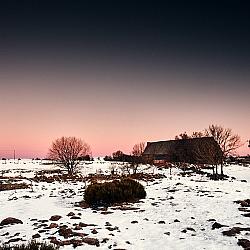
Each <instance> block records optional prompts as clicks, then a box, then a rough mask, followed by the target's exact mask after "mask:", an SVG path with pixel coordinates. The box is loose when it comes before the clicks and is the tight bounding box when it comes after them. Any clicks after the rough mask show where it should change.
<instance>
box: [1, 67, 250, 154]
mask: <svg viewBox="0 0 250 250" xmlns="http://www.w3.org/2000/svg"><path fill="white" fill-rule="evenodd" d="M73 73H74V74H73ZM73 73H72V72H71V74H66V73H65V75H64V73H60V72H59V73H57V74H58V75H57V74H54V75H53V74H52V73H50V74H49V73H48V74H47V75H46V74H44V75H43V74H39V73H34V72H33V74H27V75H25V74H22V73H20V72H19V73H16V74H12V73H11V72H9V74H7V73H6V75H4V74H3V75H1V77H2V79H0V80H1V82H3V83H4V84H5V85H4V86H3V87H2V86H1V92H0V106H1V107H2V113H1V125H0V157H6V154H7V155H9V151H7V150H10V151H11V150H13V149H15V150H16V152H17V157H20V158H24V157H29V158H33V157H46V155H47V151H48V148H49V147H50V145H51V142H52V141H53V140H54V139H56V138H59V137H61V136H76V137H79V138H82V139H84V140H85V141H86V142H87V143H89V144H90V146H91V148H92V152H93V156H104V155H110V154H112V152H114V151H116V150H122V151H124V152H125V153H128V154H129V153H130V152H131V150H132V147H133V145H134V144H135V143H138V142H141V141H144V142H147V141H157V140H169V139H174V137H175V135H178V134H180V133H182V132H185V131H186V132H187V133H188V134H190V133H192V132H193V131H202V130H203V129H204V128H206V127H208V125H210V124H219V125H223V126H225V127H229V128H232V129H233V131H234V132H235V133H238V134H239V135H240V136H241V138H242V141H243V142H246V141H247V140H248V139H250V138H249V124H250V116H249V113H250V112H249V94H250V93H249V88H248V87H247V86H248V85H246V87H245V89H241V91H236V90H235V89H221V88H219V87H217V85H216V84H215V85H212V86H210V85H209V79H206V80H204V85H202V86H200V85H198V83H197V84H196V85H193V82H195V81H197V82H199V81H200V80H201V79H200V78H199V79H196V78H194V79H192V78H190V79H188V78H184V77H174V76H172V75H170V76H169V75H164V74H163V75H153V74H147V73H145V72H143V74H141V75H140V74H139V75H138V74H135V73H133V72H130V73H127V74H124V75H122V74H121V73H119V74H118V73H116V74H115V73H112V72H111V73H112V74H111V73H110V76H109V75H108V74H104V73H100V72H99V74H98V73H96V74H93V72H90V73H89V74H88V72H84V73H81V74H76V73H75V72H73ZM107 75H108V76H107ZM202 80H203V79H202ZM213 80H214V79H210V81H211V82H213ZM224 81H229V80H228V79H224ZM232 81H235V79H233V80H232ZM34 82H35V83H36V85H34V84H33V83H34ZM165 83H171V84H168V85H166V84H165ZM232 86H233V85H232ZM244 86H245V85H244ZM4 150H6V152H4ZM249 151H250V150H249V148H248V147H247V145H246V144H245V145H244V147H242V148H241V149H239V154H249Z"/></svg>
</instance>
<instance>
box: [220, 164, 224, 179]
mask: <svg viewBox="0 0 250 250" xmlns="http://www.w3.org/2000/svg"><path fill="white" fill-rule="evenodd" d="M220 174H221V176H223V175H224V173H223V161H221V163H220Z"/></svg>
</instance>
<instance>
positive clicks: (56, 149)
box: [48, 136, 91, 174]
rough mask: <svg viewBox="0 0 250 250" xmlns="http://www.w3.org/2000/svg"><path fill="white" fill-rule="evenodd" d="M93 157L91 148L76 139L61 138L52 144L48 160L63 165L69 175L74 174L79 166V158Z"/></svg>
mask: <svg viewBox="0 0 250 250" xmlns="http://www.w3.org/2000/svg"><path fill="white" fill-rule="evenodd" d="M86 155H91V150H90V146H89V145H88V144H87V143H85V142H83V141H82V140H81V139H77V138H75V137H64V136H63V137H61V138H58V139H56V140H55V141H53V142H52V145H51V148H50V149H49V153H48V158H49V159H51V160H55V161H57V162H58V163H59V164H61V165H63V166H64V167H65V168H66V169H67V170H68V173H69V174H73V173H74V170H75V168H76V166H77V165H78V164H79V158H80V157H84V156H86Z"/></svg>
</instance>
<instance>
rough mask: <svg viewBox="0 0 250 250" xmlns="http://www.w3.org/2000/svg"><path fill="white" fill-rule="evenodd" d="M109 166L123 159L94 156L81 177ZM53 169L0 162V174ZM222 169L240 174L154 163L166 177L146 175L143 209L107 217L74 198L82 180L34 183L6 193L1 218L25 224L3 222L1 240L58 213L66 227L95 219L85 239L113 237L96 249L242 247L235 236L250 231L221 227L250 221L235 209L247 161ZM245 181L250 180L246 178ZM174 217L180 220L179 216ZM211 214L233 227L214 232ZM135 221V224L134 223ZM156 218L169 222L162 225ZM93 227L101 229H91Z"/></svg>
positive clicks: (28, 231) (24, 233)
mask: <svg viewBox="0 0 250 250" xmlns="http://www.w3.org/2000/svg"><path fill="white" fill-rule="evenodd" d="M111 164H113V165H114V164H116V165H117V164H119V163H110V162H104V161H103V160H97V159H95V161H94V162H93V163H91V164H89V163H87V162H86V163H84V164H82V165H81V171H82V174H83V175H87V174H89V173H96V172H97V171H99V172H100V171H102V172H103V173H106V174H107V173H109V172H110V167H111ZM55 168H57V167H56V166H54V165H43V164H41V161H32V160H21V161H19V162H18V163H17V162H14V161H13V160H12V161H10V160H7V161H6V162H5V161H0V180H1V175H3V176H15V177H17V178H18V177H27V178H31V177H34V176H35V172H36V171H39V170H46V169H55ZM148 171H149V172H150V171H151V172H152V171H153V170H152V169H149V170H148ZM224 171H225V173H226V174H228V175H229V176H230V177H235V179H232V178H229V179H228V180H223V181H212V180H209V179H208V178H207V177H206V176H204V175H198V174H193V175H192V176H188V177H183V176H180V175H179V173H180V170H178V169H173V172H172V175H170V173H169V170H168V169H166V170H160V169H154V172H155V173H160V174H165V175H166V177H165V178H163V179H156V180H155V181H153V182H148V183H147V182H143V181H141V184H143V185H144V186H145V189H146V192H147V197H146V198H145V199H143V200H141V202H139V203H135V204H131V205H130V206H133V207H138V208H139V210H134V211H133V210H126V211H121V210H112V207H111V208H108V211H111V212H113V213H111V214H106V215H104V214H101V211H94V210H93V209H90V208H87V209H83V208H80V207H76V206H75V203H76V202H79V201H81V200H83V194H84V189H85V183H83V182H70V181H69V182H53V183H45V182H39V183H33V191H32V190H31V189H20V190H10V191H1V192H0V222H1V221H2V220H3V219H5V218H6V217H15V218H18V219H20V220H22V221H23V224H16V225H9V226H4V227H2V228H0V243H3V242H7V241H8V240H10V239H12V238H14V237H13V236H14V235H15V234H16V233H19V235H18V236H17V237H18V238H22V239H24V240H30V239H31V238H32V235H34V234H36V233H38V230H41V229H43V228H42V227H41V228H37V226H36V225H34V223H36V222H37V221H38V220H48V222H45V224H48V225H49V224H50V223H51V221H49V219H50V217H51V216H52V215H61V216H62V218H61V219H60V220H59V221H58V222H56V223H58V224H60V225H68V226H69V227H70V228H74V227H73V224H74V223H79V222H84V223H86V224H95V225H96V226H90V227H85V228H83V230H80V232H83V233H87V234H89V236H88V237H93V238H97V239H99V240H100V242H101V241H102V239H103V238H108V239H109V240H108V241H107V242H106V243H100V247H98V249H110V248H111V249H157V250H158V249H170V250H171V249H177V250H179V249H187V250H191V249H192V250H201V249H210V250H212V249H216V250H217V249H218V250H231V249H232V250H235V249H242V248H241V247H240V246H238V245H237V241H238V239H241V238H245V239H249V240H250V234H249V232H248V233H247V232H241V233H240V234H239V235H237V236H235V237H228V236H223V235H222V231H225V230H228V229H230V228H231V227H233V226H240V227H250V218H249V217H244V216H242V213H243V212H241V211H239V210H238V208H239V207H240V205H239V204H236V203H234V202H233V201H235V200H243V199H250V167H249V166H239V165H230V166H225V170H224ZM243 179H244V180H246V181H247V182H242V181H241V180H243ZM27 183H28V184H30V181H29V180H27ZM69 212H74V213H75V214H76V215H77V214H78V213H81V215H80V218H81V219H76V220H72V219H70V218H69V217H68V216H67V214H68V213H69ZM34 219H36V220H34ZM175 219H178V220H179V222H174V220H175ZM209 219H215V220H216V221H217V222H218V223H221V224H224V225H227V226H228V227H222V228H220V229H214V230H212V224H213V223H214V221H208V220H209ZM132 221H137V222H138V223H131V222H132ZM159 221H164V222H165V223H162V224H159ZM106 222H109V223H110V224H111V225H112V227H115V226H116V227H118V228H119V230H114V231H109V230H107V228H106V226H105V224H106ZM40 224H41V223H40ZM94 228H95V229H96V230H97V232H98V233H97V234H92V233H91V231H92V230H93V229H94ZM186 228H193V229H194V231H191V230H187V232H186V233H183V232H181V231H182V230H183V229H186ZM57 231H58V229H50V230H49V231H46V232H43V233H40V235H41V238H40V239H41V240H46V239H47V238H48V237H49V236H56V237H57V238H58V239H61V240H63V238H62V237H61V236H59V235H58V234H57ZM7 232H8V233H9V235H5V234H6V233H7ZM53 234H54V235H53ZM110 234H112V235H110ZM4 235H5V236H4ZM15 237H16V236H15ZM18 243H19V242H18ZM15 244H16V243H15ZM109 247H110V248H109ZM95 248H97V247H96V246H90V245H87V244H84V245H83V246H79V247H77V249H95ZM60 249H63V250H68V249H73V246H70V245H69V246H64V247H60Z"/></svg>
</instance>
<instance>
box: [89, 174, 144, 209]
mask: <svg viewBox="0 0 250 250" xmlns="http://www.w3.org/2000/svg"><path fill="white" fill-rule="evenodd" d="M145 197H146V191H145V189H144V187H143V185H141V184H140V183H139V182H137V181H134V180H132V179H128V178H126V179H125V178H124V179H121V180H114V181H112V182H104V183H95V184H91V185H90V186H88V187H87V189H86V191H85V195H84V199H85V202H86V203H87V204H89V205H90V206H106V205H111V204H114V203H120V202H126V201H127V202H130V201H135V200H138V199H143V198H145Z"/></svg>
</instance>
